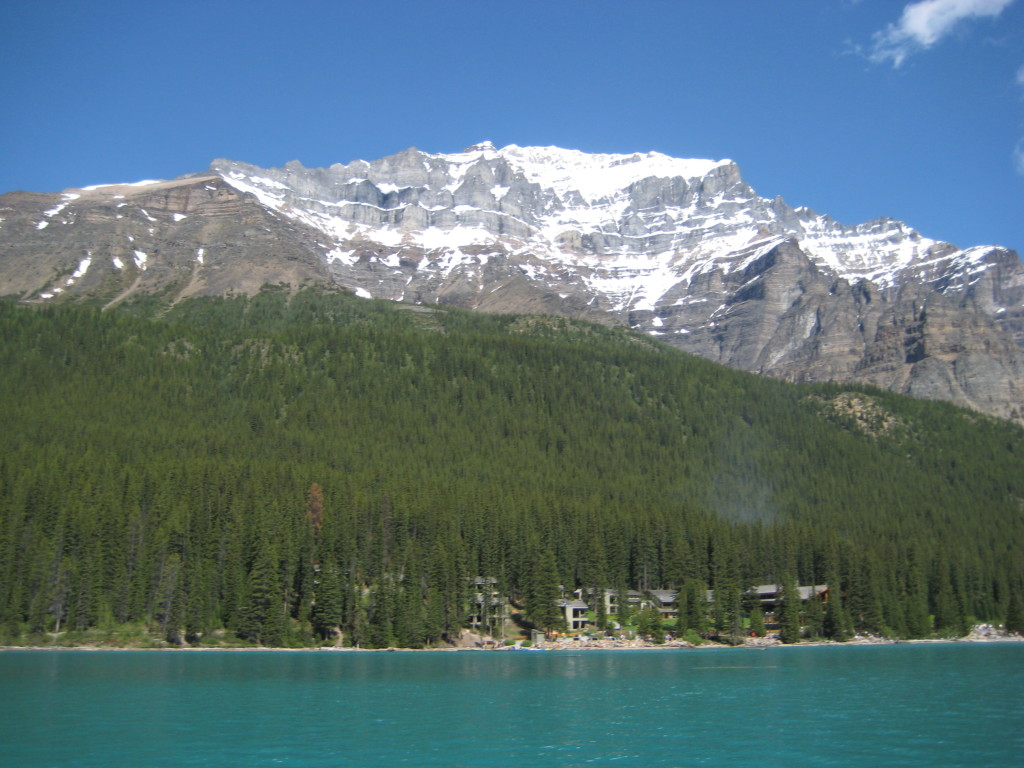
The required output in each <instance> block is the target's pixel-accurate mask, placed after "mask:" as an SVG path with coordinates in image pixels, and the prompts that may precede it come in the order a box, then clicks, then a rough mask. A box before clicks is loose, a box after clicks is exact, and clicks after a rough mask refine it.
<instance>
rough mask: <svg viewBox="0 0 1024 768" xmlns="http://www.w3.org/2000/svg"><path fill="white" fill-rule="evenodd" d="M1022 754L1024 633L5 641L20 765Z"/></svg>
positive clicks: (900, 762) (6, 681)
mask: <svg viewBox="0 0 1024 768" xmlns="http://www.w3.org/2000/svg"><path fill="white" fill-rule="evenodd" d="M605 764H611V765H620V766H634V765H635V766H689V765H725V764H731V765H755V764H757V765H765V766H871V767H874V766H994V765H1022V764H1024V644H1016V643H1006V644H990V645H983V644H972V645H969V644H942V645H896V646H852V647H816V648H770V649H765V650H754V649H721V650H693V651H686V650H663V651H585V652H582V653H579V654H575V655H574V654H571V653H569V652H549V653H508V652H466V653H414V652H413V653H332V652H318V653H280V652H246V653H231V652H208V653H188V652H173V651H172V652H146V651H141V652H117V653H108V652H80V651H73V652H70V651H69V652H50V651H12V652H4V653H0V765H2V766H4V767H5V768H6V767H7V766H11V767H12V768H13V767H14V766H18V767H20V766H104V767H114V766H175V767H176V768H181V767H182V766H261V765H284V766H371V767H372V766H388V768H393V767H394V766H449V767H450V768H451V767H454V766H474V767H477V766H499V765H501V766H505V765H507V766H514V765H519V766H527V765H528V766H590V765H598V766H600V765H605Z"/></svg>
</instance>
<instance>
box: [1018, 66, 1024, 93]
mask: <svg viewBox="0 0 1024 768" xmlns="http://www.w3.org/2000/svg"><path fill="white" fill-rule="evenodd" d="M1017 85H1019V86H1021V87H1022V88H1024V64H1022V65H1021V67H1020V69H1018V70H1017Z"/></svg>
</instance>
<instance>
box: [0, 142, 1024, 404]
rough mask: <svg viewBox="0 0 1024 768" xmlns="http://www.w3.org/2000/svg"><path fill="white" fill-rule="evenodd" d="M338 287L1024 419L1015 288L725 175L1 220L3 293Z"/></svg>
mask: <svg viewBox="0 0 1024 768" xmlns="http://www.w3.org/2000/svg"><path fill="white" fill-rule="evenodd" d="M310 282H330V283H334V284H338V285H342V286H344V287H347V288H349V289H352V290H354V291H356V292H357V293H359V294H360V295H368V296H375V297H380V298H387V299H393V300H403V301H411V302H429V303H448V304H455V305H459V306H464V307H469V308H474V309H480V310H485V311H493V312H534V313H552V314H564V315H570V316H575V317H585V318H589V319H594V320H603V321H606V322H623V323H627V324H629V325H630V326H632V327H634V328H638V329H642V330H644V331H647V332H649V333H651V334H652V335H654V336H656V337H658V338H660V339H662V340H664V341H666V342H668V343H670V344H673V345H675V346H677V347H680V348H682V349H685V350H688V351H690V352H693V353H696V354H698V355H701V356H703V357H706V358H709V359H712V360H715V361H717V362H721V363H724V364H727V365H730V366H733V367H736V368H741V369H744V370H749V371H754V372H758V373H761V374H766V375H770V376H777V377H781V378H785V379H789V380H793V381H823V380H837V381H865V382H871V383H873V384H876V385H878V386H881V387H884V388H888V389H893V390H896V391H900V392H906V393H909V394H912V395H916V396H919V397H926V398H937V399H944V400H950V401H952V402H955V403H958V404H961V405H967V406H970V407H973V408H976V409H978V410H981V411H984V412H987V413H991V414H995V415H998V416H1002V417H1010V418H1018V419H1020V418H1021V417H1022V415H1024V352H1022V349H1024V268H1022V265H1021V260H1020V258H1019V256H1018V255H1017V254H1016V253H1014V252H1012V251H1008V250H1005V249H1001V248H997V247H979V248H970V249H967V250H961V249H958V248H956V247H955V246H952V245H950V244H948V243H941V242H937V241H933V240H929V239H928V238H925V237H923V236H922V235H920V234H919V233H917V232H915V231H914V230H912V229H910V228H909V227H907V226H906V225H904V224H902V223H901V222H898V221H894V220H889V219H879V220H876V221H872V222H868V223H866V224H862V225H858V226H855V227H848V226H844V225H842V224H839V223H837V222H835V221H833V220H832V219H830V218H829V217H827V216H821V215H819V214H817V213H815V212H814V211H811V210H809V209H806V208H797V209H794V208H791V207H789V206H788V205H787V204H786V203H785V202H784V201H783V200H781V199H780V198H775V199H773V200H768V199H764V198H760V197H758V196H757V195H756V194H755V193H754V192H753V190H751V189H750V187H749V186H747V185H746V184H745V183H744V181H743V179H742V177H741V175H740V172H739V169H738V167H737V166H736V165H735V164H734V163H732V162H730V161H707V160H677V159H673V158H668V157H665V156H663V155H658V154H656V153H648V154H636V155H585V154H583V153H579V152H573V151H568V150H559V149H556V148H537V147H514V146H513V147H506V148H504V149H501V150H497V149H495V148H494V147H492V146H491V145H489V144H484V145H478V146H476V147H471V148H470V149H468V150H466V151H464V152H462V153H457V154H453V155H429V154H425V153H422V152H418V151H417V150H414V149H409V150H406V151H404V152H400V153H398V154H397V155H393V156H391V157H386V158H382V159H380V160H376V161H373V162H364V161H356V162H353V163H350V164H349V165H341V164H337V165H333V166H331V167H330V168H319V169H307V168H304V167H303V166H302V165H301V164H299V163H297V162H292V163H288V164H287V165H285V166H284V167H283V168H279V169H261V168H257V167H255V166H251V165H246V164H243V163H234V162H230V161H226V160H218V161H215V162H214V163H213V164H212V166H211V169H210V171H208V172H206V173H203V174H196V175H193V176H188V177H182V178H180V179H176V180H174V181H169V182H159V183H145V184H138V185H118V186H104V187H96V188H90V189H82V190H76V189H73V190H67V191H65V192H64V193H62V194H58V195H40V194H30V193H11V194H8V195H4V196H2V197H0V294H4V295H15V296H17V297H18V298H20V299H22V300H25V301H37V302H53V301H60V300H67V299H76V298H86V297H87V298H92V299H96V300H99V301H101V302H103V304H105V305H110V304H115V303H117V302H120V301H124V300H126V299H129V298H131V297H132V296H136V295H141V294H157V295H159V296H160V297H161V298H162V299H163V300H166V301H168V302H173V301H176V300H178V299H180V298H182V297H186V296H192V295H211V294H212V295H219V294H225V293H230V292H247V293H251V292H254V291H256V290H258V289H259V287H260V286H261V285H263V284H266V283H273V284H276V283H287V284H289V285H291V286H293V287H297V286H299V285H302V284H305V283H310Z"/></svg>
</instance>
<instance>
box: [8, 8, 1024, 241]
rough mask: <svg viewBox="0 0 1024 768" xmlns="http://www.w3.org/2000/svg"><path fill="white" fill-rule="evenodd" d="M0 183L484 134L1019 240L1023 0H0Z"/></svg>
mask: <svg viewBox="0 0 1024 768" xmlns="http://www.w3.org/2000/svg"><path fill="white" fill-rule="evenodd" d="M0 71H2V72H3V76H2V77H0V104H2V105H3V119H2V120H0V142H2V147H3V153H2V158H3V160H2V162H0V191H9V190H13V189H28V190H32V191H58V190H60V189H63V188H66V187H71V186H83V185H87V184H98V183H107V182H114V181H137V180H141V179H147V178H171V177H174V176H178V175H181V174H185V173H191V172H195V171H201V170H204V169H205V168H206V167H207V165H208V164H209V162H210V161H211V160H212V159H214V158H215V157H227V158H230V159H233V160H243V161H246V162H250V163H255V164H257V165H262V166H279V165H283V164H284V163H285V162H287V161H288V160H292V159H298V160H300V161H301V162H302V163H303V164H305V165H307V166H310V167H314V166H324V165H330V164H332V163H335V162H344V163H347V162H350V161H352V160H355V159H358V158H362V159H367V160H370V159H374V158H377V157H382V156H384V155H388V154H392V153H394V152H398V151H400V150H402V149H405V148H406V147H409V146H416V147H418V148H420V149H422V150H424V151H427V152H456V151H459V150H460V149H462V148H464V147H466V146H469V145H471V144H474V143H477V142H479V141H483V140H491V141H493V142H494V143H495V144H496V145H498V146H504V145H506V144H519V145H523V146H527V145H556V146H561V147H567V148H573V149H580V150H584V151H588V152H622V153H628V152H637V151H649V150H656V151H659V152H664V153H666V154H669V155H673V156H676V157H702V158H712V159H720V158H726V157H727V158H731V159H733V160H735V161H736V162H738V163H739V165H740V168H741V170H742V171H743V175H744V177H745V178H746V180H747V181H748V183H750V184H751V186H753V187H754V189H755V190H756V191H757V192H758V193H759V194H760V195H762V196H765V197H773V196H775V195H781V196H783V197H784V198H785V199H786V200H787V202H789V203H790V204H791V205H794V206H796V205H807V206H809V207H811V208H814V209H815V210H817V211H818V212H820V213H828V214H831V215H832V216H833V217H834V218H836V219H838V220H839V221H841V222H843V223H846V224H856V223H859V222H862V221H866V220H868V219H871V218H875V217H878V216H889V217H892V218H897V219H901V220H903V221H905V222H907V223H908V224H910V225H911V226H913V227H915V228H916V229H918V230H919V231H921V232H922V233H923V234H924V235H926V236H928V237H933V238H937V239H942V240H949V241H951V242H953V243H955V244H957V245H959V246H961V247H966V246H970V245H979V244H1000V245H1005V246H1008V247H1011V248H1015V249H1016V250H1018V251H1021V252H1024V0H922V1H921V2H911V3H908V2H905V1H904V2H898V1H897V2H886V1H884V0H782V1H780V2H765V1H764V0H718V1H717V2H714V3H710V2H704V0H700V1H698V0H692V1H688V0H672V1H661V2H655V1H653V0H652V1H645V0H632V1H630V2H627V1H626V0H621V1H620V2H606V1H605V0H586V1H584V0H578V1H577V0H546V1H544V2H534V1H533V0H518V1H517V2H496V1H490V2H482V1H481V2H462V1H461V0H445V2H440V3H438V2H391V3H368V2H366V1H365V0H362V1H361V2H345V1H342V0H339V1H336V2H283V0H279V1H278V2H261V1H260V0H248V1H247V2H244V3H243V2H226V1H218V0H206V1H205V2H199V1H198V0H197V1H196V2H175V1H174V0H164V1H163V2H160V3H140V2H137V1H135V0H132V1H131V2H129V1H125V2H104V1H103V0H92V1H90V2H86V1H85V0H79V1H77V2H54V1H53V0H32V2H28V1H27V0H0Z"/></svg>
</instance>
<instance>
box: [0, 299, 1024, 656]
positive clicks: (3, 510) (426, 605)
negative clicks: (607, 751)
mask: <svg viewBox="0 0 1024 768" xmlns="http://www.w3.org/2000/svg"><path fill="white" fill-rule="evenodd" d="M0 339H2V342H0V397H2V403H3V408H2V412H0V446H2V451H0V635H2V636H3V637H2V638H0V639H4V638H6V639H7V640H8V641H12V640H17V639H19V638H20V639H22V640H23V639H24V638H26V637H30V636H32V635H33V634H36V635H39V634H41V633H44V632H51V633H52V632H64V631H68V632H77V631H83V630H88V629H90V628H95V627H109V626H115V625H125V624H132V623H135V624H145V625H146V627H148V628H149V629H150V630H151V631H154V632H157V633H159V634H160V635H161V636H163V637H166V638H167V639H168V640H170V641H172V642H184V641H188V642H203V641H205V642H209V641H210V638H211V637H213V634H214V633H215V632H218V631H227V632H228V633H233V634H234V635H237V636H238V637H240V638H242V639H245V640H248V641H252V642H255V643H262V644H266V645H299V644H308V643H313V642H320V641H323V640H330V639H332V638H338V637H341V638H343V641H344V642H345V643H349V644H360V645H364V646H375V647H381V646H392V645H400V646H408V647H419V646H423V645H425V644H433V643H439V642H443V641H445V640H447V639H451V638H452V637H454V636H455V635H456V634H457V633H458V632H459V630H460V628H461V627H462V626H463V624H464V622H465V620H466V617H467V612H468V610H469V604H470V598H471V597H472V594H471V593H472V590H473V589H474V587H473V586H472V584H471V583H470V581H469V579H470V578H471V577H474V576H477V575H487V576H492V577H494V578H496V579H497V583H498V586H499V589H500V590H501V591H502V592H503V593H505V594H510V595H512V596H513V597H514V598H515V600H516V601H517V604H518V605H522V606H524V610H525V611H526V613H527V618H532V619H533V620H534V621H535V622H537V623H538V624H541V625H543V624H545V623H548V622H550V621H552V620H553V619H552V618H551V617H549V616H547V615H546V611H547V606H548V605H549V603H550V598H551V595H552V594H553V590H556V589H557V587H558V586H559V585H563V586H566V587H568V588H575V587H582V588H585V589H590V588H606V587H607V588H612V589H617V590H623V591H624V590H627V589H651V588H659V587H668V586H672V587H678V588H680V615H681V619H680V621H679V624H680V629H682V628H683V627H684V626H685V627H688V628H691V629H694V630H696V631H699V632H704V631H718V632H721V633H723V634H734V633H736V632H738V631H740V628H741V627H746V626H747V625H746V624H745V621H749V620H751V617H752V616H753V613H755V612H754V611H753V610H752V607H751V605H750V604H749V601H748V600H747V599H746V598H744V591H745V589H746V587H748V586H750V585H752V584H755V583H765V582H778V583H780V584H783V585H784V586H786V588H787V590H789V589H791V588H793V585H795V584H797V583H799V584H815V583H828V584H829V585H830V586H831V587H832V595H833V596H834V598H835V599H832V600H830V601H828V603H826V604H816V603H814V601H811V602H810V603H808V604H805V605H804V606H802V607H801V615H800V616H799V617H797V618H796V621H798V622H799V623H798V626H799V624H802V625H804V626H805V627H809V628H810V629H811V631H813V632H815V633H817V634H822V635H828V636H834V637H841V636H843V635H845V634H848V633H849V632H852V631H853V630H860V631H870V632H880V633H888V634H894V635H899V636H906V637H916V636H925V635H928V634H930V633H932V632H933V631H938V632H941V633H949V634H956V633H960V632H962V631H963V630H964V628H965V627H966V626H967V622H968V621H969V620H972V619H979V620H994V621H1003V620H1004V619H1005V618H1006V617H1007V615H1008V614H1011V615H1016V614H1015V613H1014V612H1016V613H1017V614H1019V613H1020V612H1021V609H1020V607H1019V604H1018V603H1015V602H1014V601H1015V600H1019V596H1020V595H1021V594H1022V593H1024V535H1022V534H1024V515H1022V504H1024V471H1022V469H1024V464H1022V458H1024V431H1022V430H1021V429H1019V428H1017V427H1015V426H1013V425H1010V424H1007V423H1003V422H1000V421H997V420H994V419H991V418H987V417H984V416H980V415H977V414H974V413H969V412H966V411H962V410H959V409H956V408H954V407H952V406H949V405H945V404H941V403H929V402H923V401H916V400H910V399H907V398H903V397H900V396H897V395H893V394H889V393H884V392H881V391H876V390H871V389H862V390H857V389H851V388H850V387H839V386H837V385H822V386H816V387H796V386H792V385H788V384H784V383H780V382H776V381H772V380H768V379H763V378H758V377H754V376H750V375H746V374H742V373H738V372H735V371H731V370H728V369H725V368H722V367H720V366H716V365H713V364H711V363H708V362H706V361H702V360H699V359H696V358H693V357H691V356H688V355H685V354H682V353H680V352H678V351H675V350H672V349H669V348H667V347H664V346H662V345H659V344H657V343H655V342H652V341H651V340H649V339H646V338H644V337H641V336H638V335H635V334H633V333H630V332H627V331H624V330H621V329H610V328H604V327H600V326H593V325H588V324H584V323H578V322H574V321H569V320H565V319H557V318H539V317H515V316H492V315H478V314H472V313H468V312H462V311H456V310H450V309H441V308H426V307H414V308H405V307H400V306H396V305H392V304H388V303H385V302H374V301H364V300H359V299H355V298H353V297H351V296H348V295H345V294H340V293H338V294H334V293H327V292H322V291H300V292H298V293H296V294H294V295H290V294H289V293H288V292H286V291H281V290H269V289H268V290H265V291H264V292H262V293H261V294H259V295H258V296H255V297H251V298H246V297H238V298H227V299H223V298H222V299H195V300H189V301H184V302H181V303H179V304H177V305H176V306H174V307H173V308H172V309H170V310H169V311H163V312H162V313H160V312H157V311H155V310H154V309H153V307H151V306H147V305H145V304H139V305H135V306H134V307H129V308H127V309H126V310H124V311H113V312H100V311H99V310H97V309H93V308H89V307H81V306H77V307H76V306H60V307H50V308H37V309H29V308H24V307H20V306H16V305H14V304H7V303H2V304H0ZM851 392H853V393H854V394H855V395H856V400H857V402H859V403H860V404H861V406H864V404H867V406H869V407H867V406H864V407H861V406H858V407H860V411H859V412H858V411H857V410H856V409H851V407H849V406H848V405H847V406H842V407H840V406H839V405H837V403H848V402H849V394H850V393H851ZM843 398H847V399H846V400H844V399H843ZM865 408H866V410H865ZM865 412H867V413H868V414H869V416H871V417H872V418H874V419H875V422H871V420H870V419H867V421H866V420H865V416H864V413H865ZM883 417H884V418H883ZM707 589H714V590H715V592H716V595H718V599H717V600H716V602H715V605H714V606H713V607H709V606H708V605H707V602H706V599H705V598H704V595H705V593H706V590H707ZM756 620H757V619H756V618H755V619H753V621H755V622H756ZM780 620H784V621H785V622H789V623H787V624H786V627H788V630H787V631H789V632H792V621H793V620H794V619H793V618H792V617H791V616H789V615H784V616H783V617H782V618H781V619H780ZM747 628H748V629H749V627H747Z"/></svg>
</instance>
